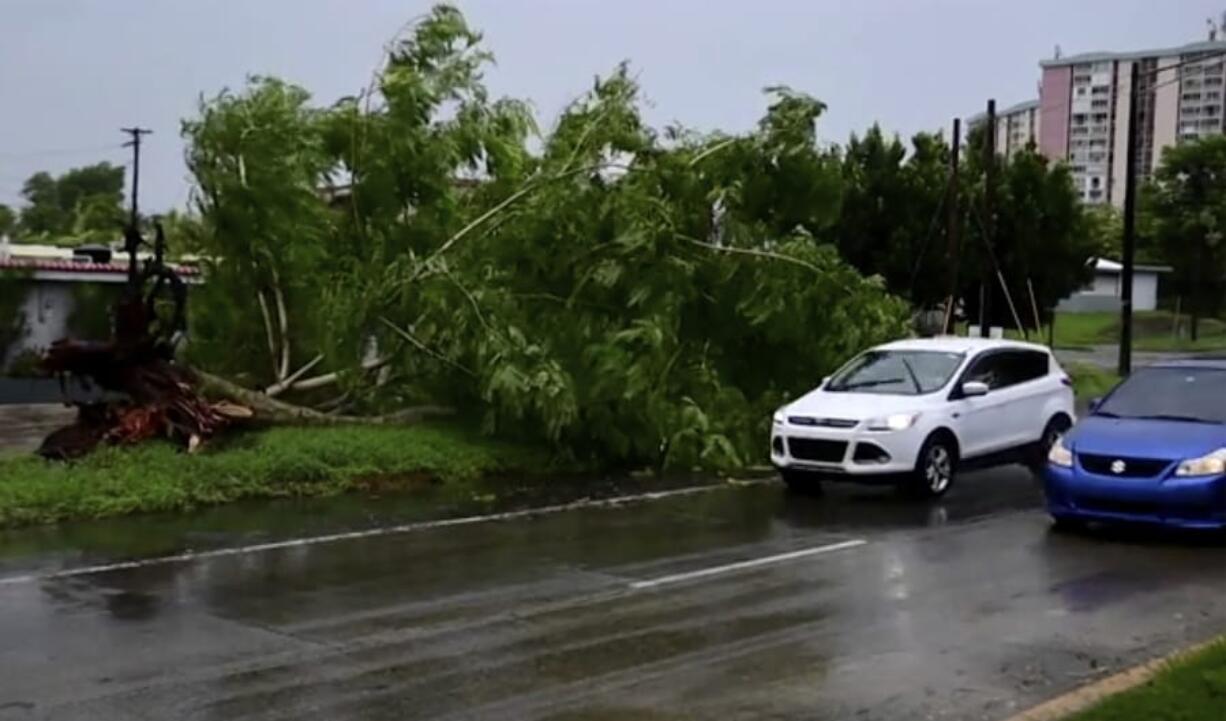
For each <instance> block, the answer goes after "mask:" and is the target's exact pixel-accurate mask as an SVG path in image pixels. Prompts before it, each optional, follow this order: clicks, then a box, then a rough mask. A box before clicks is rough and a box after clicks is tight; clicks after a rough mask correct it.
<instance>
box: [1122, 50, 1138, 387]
mask: <svg viewBox="0 0 1226 721" xmlns="http://www.w3.org/2000/svg"><path fill="white" fill-rule="evenodd" d="M1139 81H1140V63H1139V62H1137V61H1135V60H1134V61H1132V81H1131V82H1130V83H1129V85H1128V164H1127V167H1125V168H1124V258H1123V262H1124V268H1123V271H1122V272H1121V273H1120V281H1121V282H1122V283H1123V287H1122V288H1120V359H1119V360H1120V362H1119V374H1120V376H1121V377H1123V376H1127V375H1128V374H1130V373H1132V275H1133V263H1134V262H1135V260H1136V251H1137V219H1136V215H1137V212H1136V211H1137V126H1138V125H1139V123H1138V122H1137V105H1138V104H1139V103H1138V97H1137V85H1138V84H1139Z"/></svg>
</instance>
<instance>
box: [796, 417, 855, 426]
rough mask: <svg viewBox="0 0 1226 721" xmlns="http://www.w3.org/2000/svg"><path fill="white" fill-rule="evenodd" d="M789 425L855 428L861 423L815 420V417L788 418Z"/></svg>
mask: <svg viewBox="0 0 1226 721" xmlns="http://www.w3.org/2000/svg"><path fill="white" fill-rule="evenodd" d="M788 423H791V424H792V425H794V426H814V427H817V428H855V427H856V426H857V425H858V424H859V423H860V422H859V421H853V420H851V419H848V418H814V417H813V416H788Z"/></svg>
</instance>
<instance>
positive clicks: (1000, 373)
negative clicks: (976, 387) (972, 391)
mask: <svg viewBox="0 0 1226 721" xmlns="http://www.w3.org/2000/svg"><path fill="white" fill-rule="evenodd" d="M1050 371H1051V361H1050V359H1049V357H1048V355H1047V354H1046V353H1044V352H1042V351H1033V350H1009V351H991V352H989V353H988V354H987V355H984V356H983V357H981V358H979V359H978V360H976V361H975V362H974V364H972V365H971V369H970V370H969V371H967V374H966V378H965V379H964V381H963V382H966V381H979V382H980V383H986V384H987V385H988V388H989V389H990V390H998V389H1000V388H1008V387H1009V386H1013V385H1017V384H1019V383H1026V382H1028V381H1032V380H1035V379H1037V378H1042V377H1044V376H1046V375H1047V374H1048V373H1049V372H1050Z"/></svg>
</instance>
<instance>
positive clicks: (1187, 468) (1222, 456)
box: [1175, 448, 1226, 476]
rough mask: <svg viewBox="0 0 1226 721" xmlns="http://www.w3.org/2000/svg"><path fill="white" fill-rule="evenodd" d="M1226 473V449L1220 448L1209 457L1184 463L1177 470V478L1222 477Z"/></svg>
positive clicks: (1192, 459)
mask: <svg viewBox="0 0 1226 721" xmlns="http://www.w3.org/2000/svg"><path fill="white" fill-rule="evenodd" d="M1223 473H1226V448H1219V449H1217V450H1216V451H1214V452H1213V453H1210V454H1209V455H1207V456H1201V457H1200V458H1191V459H1189V460H1186V461H1182V462H1181V463H1180V464H1179V467H1178V468H1176V469H1175V475H1177V476H1220V475H1222V474H1223Z"/></svg>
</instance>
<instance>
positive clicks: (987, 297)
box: [979, 100, 996, 338]
mask: <svg viewBox="0 0 1226 721" xmlns="http://www.w3.org/2000/svg"><path fill="white" fill-rule="evenodd" d="M987 127H988V131H987V132H988V134H987V137H986V138H985V139H984V143H983V156H984V157H983V205H984V215H985V217H984V224H985V225H986V227H985V228H984V229H983V230H984V238H983V243H984V246H985V247H986V248H987V249H988V251H989V252H987V253H985V254H984V259H983V269H982V276H981V279H980V284H981V286H982V290H981V293H982V298H983V300H982V302H981V303H980V304H979V336H980V337H981V338H987V337H988V325H989V324H990V323H991V322H992V313H991V307H992V262H991V256H992V254H991V249H992V247H993V245H992V243H993V242H994V241H995V240H996V238H995V235H996V172H995V170H996V101H995V100H989V101H988V120H987Z"/></svg>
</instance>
